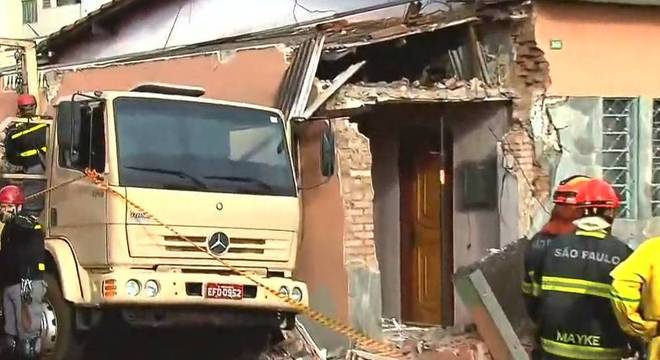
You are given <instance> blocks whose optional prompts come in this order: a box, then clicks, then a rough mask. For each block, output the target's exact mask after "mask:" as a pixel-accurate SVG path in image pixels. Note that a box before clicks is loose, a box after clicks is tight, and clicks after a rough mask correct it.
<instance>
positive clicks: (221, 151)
mask: <svg viewBox="0 0 660 360" xmlns="http://www.w3.org/2000/svg"><path fill="white" fill-rule="evenodd" d="M27 53H29V52H25V54H27ZM29 71H34V72H35V73H36V69H32V70H30V69H28V72H29ZM27 75H28V76H27V78H28V84H29V83H30V81H34V80H32V79H34V78H35V77H36V76H35V74H29V73H28V74H27ZM203 93H204V91H203V89H198V88H190V87H181V86H173V85H166V84H144V85H142V86H139V87H137V88H135V89H132V90H131V91H104V90H103V89H99V90H97V91H94V92H91V93H75V94H66V95H65V96H63V97H61V98H59V99H58V100H57V101H55V102H54V104H53V106H54V110H55V111H54V113H55V116H54V117H53V118H52V119H45V120H44V119H41V120H35V119H33V120H31V121H42V122H44V123H45V124H47V125H48V127H49V136H48V142H47V152H46V169H45V173H44V174H43V176H40V175H25V174H2V177H3V178H4V179H5V180H6V179H14V180H19V181H20V180H25V179H32V180H34V179H43V180H44V181H46V183H47V186H48V187H53V186H57V185H60V184H63V183H67V182H69V181H73V180H75V179H77V178H79V177H81V176H82V175H83V171H84V169H86V168H91V169H94V170H96V171H97V172H98V173H100V174H102V175H103V177H104V178H105V181H106V182H107V183H108V184H109V187H110V188H111V189H113V190H114V191H116V192H118V193H119V194H122V195H123V196H125V197H127V198H128V199H130V201H132V202H134V203H136V204H138V205H140V206H141V207H143V208H144V210H146V211H147V212H148V213H150V214H152V215H154V216H155V217H156V218H157V219H158V220H159V221H161V222H162V223H165V224H167V225H169V226H171V227H172V228H173V229H174V230H175V231H176V232H178V233H180V234H181V235H184V236H185V237H186V238H187V239H188V240H189V241H191V242H193V243H194V244H197V245H198V246H200V247H202V248H203V249H204V250H205V251H208V252H211V253H213V254H215V255H217V256H218V257H220V258H221V259H222V260H223V261H224V262H226V264H230V265H231V266H232V267H235V268H238V269H241V270H243V271H245V272H248V273H250V274H252V276H254V277H256V278H257V279H259V281H260V282H262V283H263V284H266V285H268V286H269V287H271V288H273V289H278V290H279V291H280V292H281V293H283V294H286V295H287V296H289V297H290V298H292V299H293V300H295V301H296V302H298V303H300V304H305V305H306V304H308V300H309V296H308V293H307V287H306V285H305V284H304V283H303V282H300V281H296V280H294V279H292V272H293V270H294V267H295V264H296V251H297V247H298V244H299V239H300V231H299V230H300V226H301V210H300V209H301V202H300V198H299V190H298V188H297V183H296V176H295V172H294V168H293V161H292V156H291V153H292V151H291V144H292V140H291V137H292V131H291V125H289V124H288V122H287V121H285V119H283V116H282V113H281V112H280V111H279V110H277V109H274V108H267V107H261V106H255V105H250V104H245V103H232V102H226V101H221V100H212V99H207V98H203V97H201V96H202V95H203ZM0 96H2V94H0ZM5 121H26V119H18V118H13V119H6V120H5ZM326 135H327V136H324V137H323V139H324V140H323V141H322V144H321V146H322V162H321V163H322V170H321V172H322V173H324V174H325V175H326V176H329V175H330V174H331V173H332V172H333V171H334V150H333V149H332V144H329V143H328V142H329V141H330V142H332V141H333V140H332V136H331V133H328V134H326ZM41 221H42V223H43V224H44V228H45V231H46V237H47V239H46V250H47V260H46V271H47V275H46V280H47V282H48V287H49V288H48V295H47V301H46V304H45V310H44V311H45V316H44V326H43V341H44V342H43V347H44V354H45V355H46V358H49V359H75V358H76V357H77V356H79V355H78V353H79V349H80V348H81V347H82V345H83V341H82V338H83V337H82V336H81V334H84V333H85V331H86V330H90V329H94V328H95V327H96V326H98V325H99V324H102V320H103V319H104V317H105V316H106V315H109V314H112V315H113V316H116V315H119V317H120V318H121V319H123V321H125V322H126V323H128V324H130V325H133V326H148V327H158V326H162V327H173V326H180V325H212V326H218V327H233V326H259V327H273V328H280V327H284V328H286V327H291V326H293V324H294V317H295V315H296V314H297V313H298V310H297V309H296V307H293V306H291V305H289V304H287V303H285V302H283V301H282V300H281V299H279V298H277V297H276V296H274V295H272V294H270V293H269V292H268V291H266V290H265V289H263V288H261V287H259V286H257V285H256V284H255V283H253V282H252V281H250V280H248V279H247V278H246V277H244V276H240V275H238V274H236V273H235V272H233V271H232V270H231V269H230V268H229V267H227V266H225V265H223V264H222V263H221V262H219V261H218V260H217V259H214V258H213V257H212V256H210V255H209V254H208V253H207V252H203V251H200V250H199V249H198V248H197V247H196V246H194V245H193V244H192V243H191V242H188V241H185V240H183V239H182V238H181V237H179V236H178V235H177V234H175V233H173V232H172V231H170V230H168V229H167V228H166V227H163V226H161V225H160V224H158V223H157V222H154V221H153V220H152V219H151V218H150V217H149V216H148V215H147V214H146V213H144V212H142V211H139V210H138V209H135V208H133V207H131V206H130V205H128V204H127V203H126V202H125V201H124V200H123V199H122V198H121V197H119V196H115V195H112V194H111V193H109V192H107V191H104V190H102V189H100V188H99V187H98V186H96V185H95V184H93V183H92V182H91V181H88V180H85V179H82V180H77V181H73V182H71V183H70V184H67V185H65V186H62V187H59V188H57V189H55V190H53V191H50V192H48V193H47V194H46V195H45V197H44V211H43V212H42V214H41Z"/></svg>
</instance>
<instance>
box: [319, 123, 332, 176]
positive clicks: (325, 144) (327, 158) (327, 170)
mask: <svg viewBox="0 0 660 360" xmlns="http://www.w3.org/2000/svg"><path fill="white" fill-rule="evenodd" d="M334 173H335V134H334V132H333V131H332V127H331V126H330V124H328V127H326V129H325V130H324V131H323V135H322V136H321V174H323V176H332V175H333V174H334Z"/></svg>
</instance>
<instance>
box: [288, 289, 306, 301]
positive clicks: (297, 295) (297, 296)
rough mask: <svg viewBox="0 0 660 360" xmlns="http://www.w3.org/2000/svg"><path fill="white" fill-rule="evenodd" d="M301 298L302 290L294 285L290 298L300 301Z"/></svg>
mask: <svg viewBox="0 0 660 360" xmlns="http://www.w3.org/2000/svg"><path fill="white" fill-rule="evenodd" d="M302 298H303V293H302V290H301V289H300V288H299V287H294V288H293V290H291V299H292V300H293V301H295V302H301V301H302Z"/></svg>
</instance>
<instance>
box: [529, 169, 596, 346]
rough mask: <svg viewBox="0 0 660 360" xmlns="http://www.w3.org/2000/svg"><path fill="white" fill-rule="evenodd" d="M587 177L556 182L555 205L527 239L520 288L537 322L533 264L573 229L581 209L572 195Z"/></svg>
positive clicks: (579, 176)
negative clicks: (553, 240) (557, 183)
mask: <svg viewBox="0 0 660 360" xmlns="http://www.w3.org/2000/svg"><path fill="white" fill-rule="evenodd" d="M589 179H590V178H589V177H588V176H584V175H574V176H571V177H569V178H567V179H564V180H562V181H561V182H560V183H559V186H558V187H557V189H556V190H555V192H554V193H553V195H552V198H553V203H554V207H553V208H552V213H551V215H550V220H549V221H548V222H547V223H546V224H545V226H543V228H542V229H541V231H539V232H538V233H536V234H535V235H534V236H533V237H532V238H531V239H530V241H529V244H528V246H527V249H526V250H525V260H524V279H523V283H522V291H523V296H524V298H525V305H526V306H527V313H528V315H529V317H530V318H531V319H532V321H533V322H534V323H535V325H537V326H538V319H537V317H538V313H537V308H536V305H537V303H538V302H537V301H536V299H535V297H536V296H538V294H539V290H540V289H538V288H536V289H535V288H534V287H533V285H532V281H531V280H532V276H533V274H534V272H533V270H532V269H534V268H535V267H536V266H537V265H536V264H537V262H538V261H539V260H540V259H539V256H540V253H542V251H543V249H544V248H545V247H546V246H547V245H548V244H549V242H550V241H551V240H552V239H553V238H555V237H557V236H559V235H564V234H570V233H572V232H573V231H575V229H576V227H575V225H574V224H573V221H575V220H577V219H578V218H579V217H580V210H579V209H578V208H577V207H576V206H575V196H576V195H577V191H578V188H579V185H580V184H582V183H584V182H586V181H587V180H589ZM540 355H541V353H540V351H539V349H538V348H536V349H534V351H533V352H532V359H538V358H540Z"/></svg>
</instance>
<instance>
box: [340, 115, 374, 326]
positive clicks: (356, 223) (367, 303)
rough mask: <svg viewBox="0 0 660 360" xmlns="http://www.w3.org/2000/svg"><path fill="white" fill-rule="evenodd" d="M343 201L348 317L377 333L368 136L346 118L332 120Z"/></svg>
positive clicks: (370, 160) (372, 209)
mask: <svg viewBox="0 0 660 360" xmlns="http://www.w3.org/2000/svg"><path fill="white" fill-rule="evenodd" d="M333 123H334V130H335V134H336V139H337V141H336V146H337V147H336V152H337V156H338V158H339V162H338V163H339V174H340V182H341V194H342V197H343V204H344V241H343V244H344V264H345V266H346V271H347V273H348V299H349V300H348V301H349V317H350V320H351V323H352V324H353V326H355V327H356V328H358V329H360V330H362V331H363V332H365V333H366V334H369V335H370V336H373V337H380V336H381V329H380V319H381V316H382V295H381V277H380V271H379V266H378V260H377V258H376V246H375V242H374V241H375V238H374V202H373V199H374V189H373V182H372V175H371V164H372V157H371V150H370V145H369V139H368V138H367V137H366V136H365V135H363V134H362V133H361V132H360V131H359V129H358V125H357V124H356V123H351V122H350V121H349V119H339V120H335V121H334V122H333Z"/></svg>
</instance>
